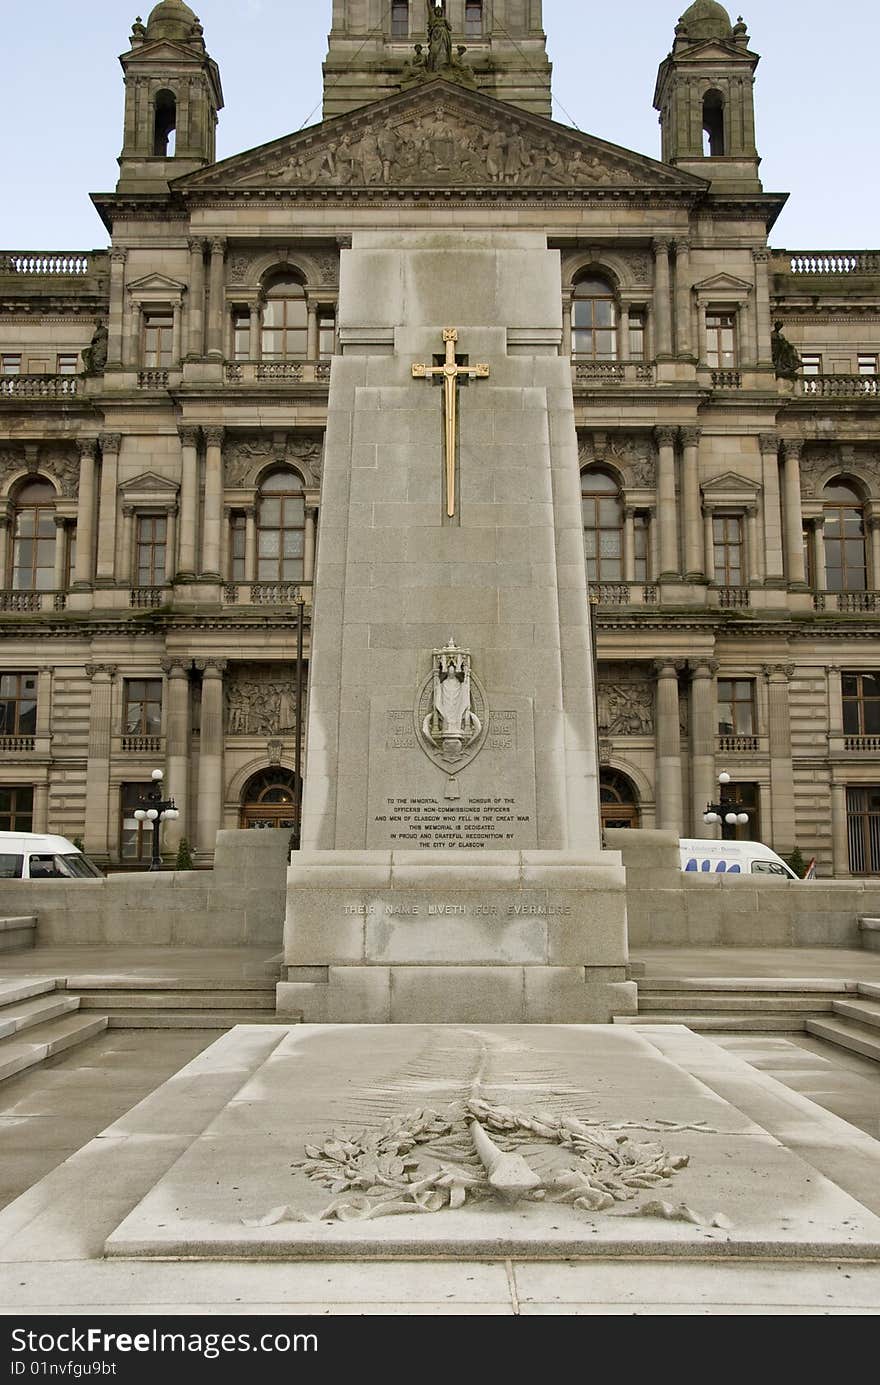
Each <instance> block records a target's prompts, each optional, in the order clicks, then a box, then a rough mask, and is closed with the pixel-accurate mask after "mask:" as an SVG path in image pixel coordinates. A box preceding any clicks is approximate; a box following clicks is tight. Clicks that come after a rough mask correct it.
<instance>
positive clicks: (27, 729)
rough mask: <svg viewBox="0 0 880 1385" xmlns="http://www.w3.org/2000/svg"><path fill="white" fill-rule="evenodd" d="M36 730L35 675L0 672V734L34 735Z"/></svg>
mask: <svg viewBox="0 0 880 1385" xmlns="http://www.w3.org/2000/svg"><path fill="white" fill-rule="evenodd" d="M36 731H37V675H36V674H35V673H4V674H0V736H34V735H36Z"/></svg>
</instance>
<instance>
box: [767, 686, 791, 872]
mask: <svg viewBox="0 0 880 1385" xmlns="http://www.w3.org/2000/svg"><path fill="white" fill-rule="evenodd" d="M763 672H764V677H765V679H766V680H767V731H768V735H769V749H770V799H771V804H772V810H771V811H772V814H773V824H772V840H770V841H769V843H768V844H769V845H770V846H772V847H773V849H774V851H777V852H780V853H783V852H784V853H788V852H791V851H792V850H793V849H794V847H795V845H796V842H797V835H796V826H795V814H794V767H793V764H792V758H791V707H790V697H789V691H790V684H791V679H792V675H793V674H794V664H790V663H780V664H765V665H764V669H763Z"/></svg>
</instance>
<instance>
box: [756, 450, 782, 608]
mask: <svg viewBox="0 0 880 1385" xmlns="http://www.w3.org/2000/svg"><path fill="white" fill-rule="evenodd" d="M758 446H759V447H760V449H761V480H762V483H763V489H764V566H765V578H764V581H765V585H766V586H767V587H775V588H777V589H779V588H781V587H784V585H785V564H784V561H783V545H782V510H781V508H780V499H779V439H778V437H777V436H776V434H775V433H761V434H760V436H759V438H758Z"/></svg>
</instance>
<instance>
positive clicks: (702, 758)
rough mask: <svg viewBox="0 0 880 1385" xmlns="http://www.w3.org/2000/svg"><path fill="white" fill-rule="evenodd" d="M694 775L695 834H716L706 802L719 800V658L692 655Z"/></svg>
mask: <svg viewBox="0 0 880 1385" xmlns="http://www.w3.org/2000/svg"><path fill="white" fill-rule="evenodd" d="M689 666H690V670H691V716H690V733H691V775H692V779H693V796H694V801H693V805H692V812H693V827H692V831H693V834H694V836H695V837H707V838H714V836H715V828H714V827H712V826H711V825H710V824H709V823H706V822H704V821H703V814H704V813H705V811H706V804H707V803H713V802H714V801H715V795H716V791H717V784H716V782H715V734H716V731H717V709H716V696H715V675H716V674H717V672H718V662H717V660H715V659H703V658H697V659H691V660H690V661H689Z"/></svg>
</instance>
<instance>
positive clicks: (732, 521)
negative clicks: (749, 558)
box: [712, 515, 743, 587]
mask: <svg viewBox="0 0 880 1385" xmlns="http://www.w3.org/2000/svg"><path fill="white" fill-rule="evenodd" d="M712 535H713V538H714V541H715V581H716V582H717V584H718V586H719V587H741V586H742V585H743V522H742V517H741V516H740V515H715V516H714V518H713V520H712Z"/></svg>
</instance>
